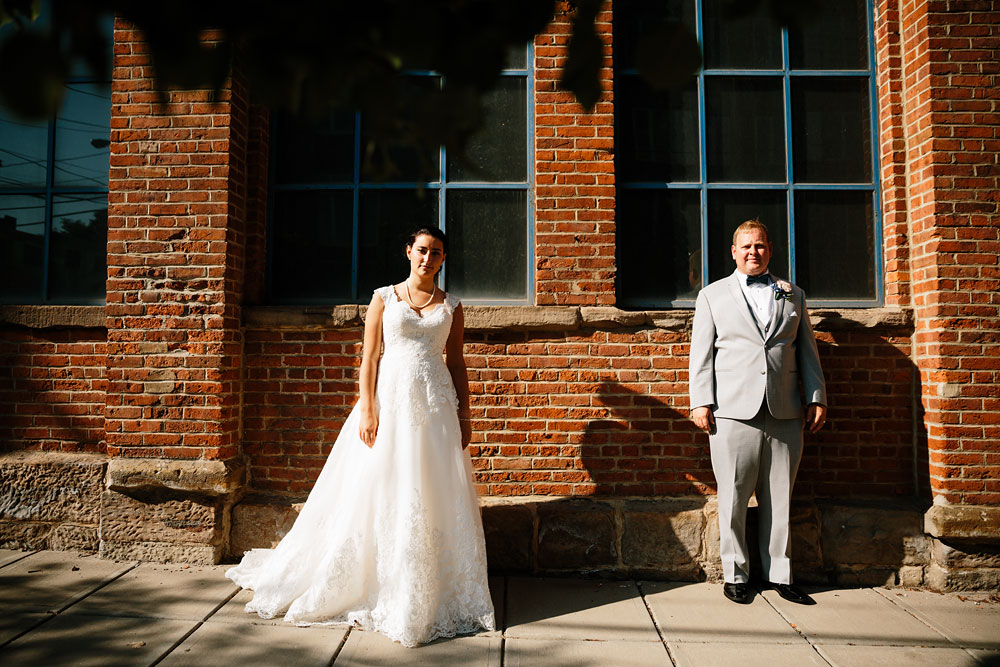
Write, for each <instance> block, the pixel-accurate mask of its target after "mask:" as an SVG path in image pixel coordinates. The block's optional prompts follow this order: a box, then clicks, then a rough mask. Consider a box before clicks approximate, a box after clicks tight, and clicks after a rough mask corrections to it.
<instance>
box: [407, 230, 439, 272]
mask: <svg viewBox="0 0 1000 667" xmlns="http://www.w3.org/2000/svg"><path fill="white" fill-rule="evenodd" d="M406 257H407V258H408V259H409V260H410V273H412V274H413V275H415V276H419V277H421V278H433V277H434V276H436V275H437V272H438V271H440V270H441V264H442V263H443V262H444V258H445V253H444V244H442V243H441V241H439V240H438V239H436V238H434V237H433V236H431V235H430V234H421V235H420V236H418V237H417V239H416V240H415V241H414V242H413V245H411V246H407V248H406Z"/></svg>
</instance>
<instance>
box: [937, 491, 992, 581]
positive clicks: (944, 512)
mask: <svg viewBox="0 0 1000 667" xmlns="http://www.w3.org/2000/svg"><path fill="white" fill-rule="evenodd" d="M924 530H925V531H926V532H927V534H928V535H929V536H930V537H931V538H932V541H933V548H932V551H931V561H932V562H931V564H930V567H929V568H928V570H927V581H926V585H927V588H930V589H931V590H935V591H967V590H1000V507H973V506H968V505H934V506H933V507H931V508H930V509H929V510H928V511H927V513H926V514H925V515H924Z"/></svg>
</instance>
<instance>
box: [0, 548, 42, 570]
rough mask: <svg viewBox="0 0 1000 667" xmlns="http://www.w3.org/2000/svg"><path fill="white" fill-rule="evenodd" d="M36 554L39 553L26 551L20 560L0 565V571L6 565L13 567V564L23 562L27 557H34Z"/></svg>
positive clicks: (16, 559)
mask: <svg viewBox="0 0 1000 667" xmlns="http://www.w3.org/2000/svg"><path fill="white" fill-rule="evenodd" d="M37 553H39V551H38V550H37V549H36V550H35V551H28V552H26V553H25V554H24V555H23V556H21V557H20V558H15V559H14V560H12V561H8V562H6V563H4V564H3V565H0V569H3V568H5V567H7V566H8V565H13V564H14V563H20V562H21V561H22V560H24V559H25V558H27V557H28V556H34V555H35V554H37Z"/></svg>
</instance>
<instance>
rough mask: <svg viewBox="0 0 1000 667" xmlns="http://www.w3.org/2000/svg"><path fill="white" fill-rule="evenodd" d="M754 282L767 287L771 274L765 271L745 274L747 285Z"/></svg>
mask: <svg viewBox="0 0 1000 667" xmlns="http://www.w3.org/2000/svg"><path fill="white" fill-rule="evenodd" d="M754 283H760V284H761V285H764V286H765V287H767V286H768V285H770V284H771V276H769V275H768V274H766V273H762V274H760V275H759V276H747V285H748V286H749V285H753V284H754Z"/></svg>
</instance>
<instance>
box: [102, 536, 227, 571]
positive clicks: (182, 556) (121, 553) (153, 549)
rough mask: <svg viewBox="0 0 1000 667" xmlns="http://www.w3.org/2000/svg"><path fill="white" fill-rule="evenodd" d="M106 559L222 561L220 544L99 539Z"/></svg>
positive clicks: (186, 561) (211, 562) (200, 563)
mask: <svg viewBox="0 0 1000 667" xmlns="http://www.w3.org/2000/svg"><path fill="white" fill-rule="evenodd" d="M98 553H99V555H100V557H101V558H107V559H108V560H119V561H129V560H141V561H146V562H151V563H191V564H192V565H216V564H217V563H219V562H221V561H222V556H223V547H222V545H213V544H185V543H183V542H114V541H110V540H101V549H100V551H99V552H98Z"/></svg>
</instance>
